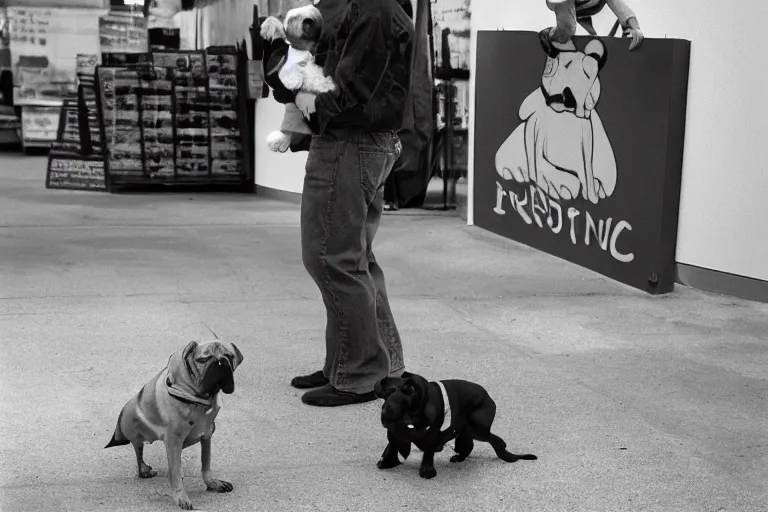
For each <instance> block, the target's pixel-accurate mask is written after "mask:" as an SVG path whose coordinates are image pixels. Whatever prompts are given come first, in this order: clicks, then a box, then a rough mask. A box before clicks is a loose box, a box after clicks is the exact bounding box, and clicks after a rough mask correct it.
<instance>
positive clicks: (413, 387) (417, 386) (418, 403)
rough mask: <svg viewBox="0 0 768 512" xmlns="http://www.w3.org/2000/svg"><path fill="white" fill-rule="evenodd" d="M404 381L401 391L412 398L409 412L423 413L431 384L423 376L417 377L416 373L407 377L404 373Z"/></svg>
mask: <svg viewBox="0 0 768 512" xmlns="http://www.w3.org/2000/svg"><path fill="white" fill-rule="evenodd" d="M403 379H404V380H403V383H402V384H401V386H400V391H402V392H403V394H405V395H407V396H409V397H411V406H410V408H409V410H410V411H411V413H416V412H419V411H422V410H423V409H424V407H425V406H426V403H427V386H428V385H429V382H427V379H425V378H424V377H422V376H421V375H416V374H415V373H409V374H408V376H407V377H406V376H405V373H403Z"/></svg>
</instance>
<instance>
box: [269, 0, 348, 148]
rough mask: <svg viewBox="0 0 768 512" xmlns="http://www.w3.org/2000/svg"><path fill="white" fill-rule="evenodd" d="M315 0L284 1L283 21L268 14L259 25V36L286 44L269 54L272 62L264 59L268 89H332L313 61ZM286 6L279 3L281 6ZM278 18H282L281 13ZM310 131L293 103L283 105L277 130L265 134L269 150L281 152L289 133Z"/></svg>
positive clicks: (317, 31)
mask: <svg viewBox="0 0 768 512" xmlns="http://www.w3.org/2000/svg"><path fill="white" fill-rule="evenodd" d="M318 1H319V0H293V1H292V2H286V0H283V2H284V3H287V4H288V5H289V6H292V8H289V9H287V12H286V11H282V12H285V15H284V19H285V21H284V22H281V21H280V19H279V18H278V17H276V16H270V17H268V18H267V19H265V20H264V22H263V23H262V25H261V30H260V33H261V37H262V38H263V39H264V40H266V41H268V42H274V41H278V40H282V39H284V40H285V41H287V43H288V47H287V51H286V52H284V53H283V52H278V53H275V54H273V59H274V61H270V62H265V64H266V69H265V75H266V77H265V79H266V82H267V84H268V85H269V86H270V87H272V88H276V87H278V88H284V89H287V90H289V91H292V92H299V91H303V92H309V93H313V94H323V93H327V92H336V91H337V88H336V84H335V83H334V81H333V78H331V77H330V76H325V75H324V74H323V69H322V68H321V67H320V66H318V65H317V64H316V63H315V56H314V54H315V51H316V50H317V45H318V43H319V42H320V35H321V33H322V28H323V16H322V14H321V13H320V10H319V9H318V8H317V7H315V5H314V4H317V3H318ZM285 8H286V6H285V5H283V9H285ZM280 17H283V16H282V15H281V16H280ZM294 133H296V134H308V133H311V131H310V130H309V128H308V127H307V126H306V121H305V119H304V116H303V114H302V113H301V111H300V110H299V109H298V107H296V105H295V104H293V103H287V104H286V105H285V114H284V117H283V121H282V126H281V129H280V130H276V131H273V132H271V133H270V134H269V135H267V145H268V147H269V149H270V150H271V151H275V152H280V153H283V152H285V151H286V150H287V149H288V147H289V146H290V144H291V140H292V139H293V134H294Z"/></svg>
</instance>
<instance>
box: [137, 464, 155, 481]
mask: <svg viewBox="0 0 768 512" xmlns="http://www.w3.org/2000/svg"><path fill="white" fill-rule="evenodd" d="M154 476H157V471H154V470H153V469H152V466H147V465H146V464H144V465H143V466H142V467H141V471H139V478H152V477H154Z"/></svg>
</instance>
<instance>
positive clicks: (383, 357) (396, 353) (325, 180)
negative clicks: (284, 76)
mask: <svg viewBox="0 0 768 512" xmlns="http://www.w3.org/2000/svg"><path fill="white" fill-rule="evenodd" d="M401 148H402V146H401V144H400V140H399V139H398V137H397V135H396V134H395V133H394V132H381V133H371V132H367V131H365V130H359V129H348V130H332V131H330V132H329V133H326V134H323V135H315V136H313V137H312V144H311V146H310V148H309V156H308V158H307V166H306V176H305V178H304V190H303V191H302V198H301V250H302V259H303V261H304V267H305V268H306V269H307V271H308V272H309V275H310V276H312V279H313V280H314V281H315V283H316V284H317V286H318V288H319V289H320V293H321V295H322V297H323V302H324V303H325V309H326V314H327V323H326V328H325V350H326V355H325V366H324V368H323V374H324V375H325V376H326V377H327V378H328V380H329V381H330V383H331V385H332V386H333V387H335V388H336V389H338V390H340V391H347V392H352V393H367V392H370V391H373V386H374V384H375V383H376V382H377V381H378V380H379V379H381V378H383V377H387V376H389V375H399V374H400V373H402V371H403V368H404V363H403V348H402V345H401V343H400V335H399V333H398V331H397V327H396V326H395V320H394V319H393V318H392V311H391V310H390V307H389V301H388V300H387V291H386V287H385V285H384V272H383V271H382V270H381V267H380V266H379V264H378V263H377V262H376V258H375V257H374V256H373V247H372V245H373V238H374V236H375V235H376V231H377V230H378V228H379V221H380V220H381V212H382V207H383V203H384V199H383V188H384V181H385V180H386V179H387V176H388V175H389V173H390V172H391V171H392V167H393V166H394V164H395V160H397V158H398V156H399V155H400V151H401Z"/></svg>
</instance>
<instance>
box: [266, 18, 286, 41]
mask: <svg viewBox="0 0 768 512" xmlns="http://www.w3.org/2000/svg"><path fill="white" fill-rule="evenodd" d="M260 33H261V37H262V39H266V40H267V41H269V42H272V41H274V40H275V39H284V38H285V29H284V28H283V24H282V23H281V22H280V20H278V19H277V18H275V17H274V16H270V17H269V18H267V19H265V20H264V23H262V24H261V31H260Z"/></svg>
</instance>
